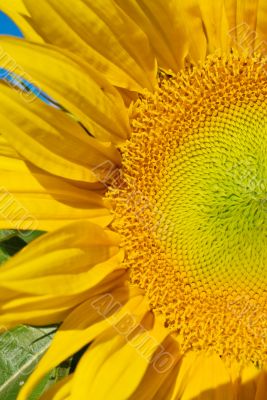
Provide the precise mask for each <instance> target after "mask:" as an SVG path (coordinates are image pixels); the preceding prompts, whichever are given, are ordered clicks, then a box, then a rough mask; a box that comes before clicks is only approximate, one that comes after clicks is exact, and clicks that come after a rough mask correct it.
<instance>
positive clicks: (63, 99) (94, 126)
mask: <svg viewBox="0 0 267 400" xmlns="http://www.w3.org/2000/svg"><path fill="white" fill-rule="evenodd" d="M0 48H1V54H0V67H1V68H5V69H7V70H9V71H11V72H12V73H15V74H17V75H18V76H19V77H22V78H23V79H26V80H27V81H29V82H30V83H31V84H36V86H38V87H40V88H41V89H42V90H43V91H44V92H45V93H47V94H48V95H49V96H50V97H52V98H54V99H55V100H56V101H57V102H58V103H60V104H61V106H63V107H64V108H65V109H66V110H68V111H69V112H70V113H72V114H73V115H74V116H76V118H77V119H78V120H80V122H81V123H82V124H83V125H84V126H85V127H86V128H87V129H88V130H89V132H90V133H91V134H92V135H93V136H95V137H96V138H99V139H100V140H103V141H111V140H114V141H120V140H122V139H125V138H127V136H128V134H129V121H128V114H127V110H126V108H125V106H124V103H123V101H122V98H121V96H120V95H119V93H118V91H117V90H116V89H115V88H114V87H112V86H111V85H110V84H109V83H108V82H107V81H106V80H105V79H104V78H103V77H102V76H100V75H99V74H98V73H97V72H95V71H92V70H90V67H89V66H88V65H85V64H84V62H83V60H82V59H80V58H78V57H74V56H71V57H70V56H69V55H66V54H63V53H62V52H60V51H59V50H57V49H56V48H54V47H52V46H49V45H41V44H33V43H30V42H27V41H24V40H19V39H2V38H1V39H0ZM73 58H75V60H76V61H73ZM32 60H34V62H32Z"/></svg>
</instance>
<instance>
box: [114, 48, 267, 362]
mask: <svg viewBox="0 0 267 400" xmlns="http://www.w3.org/2000/svg"><path fill="white" fill-rule="evenodd" d="M131 126H132V136H131V138H130V139H129V140H128V141H127V142H126V143H125V144H123V145H122V146H121V152H122V159H123V163H122V168H121V170H120V174H119V177H117V178H116V179H115V180H113V181H112V182H111V186H110V189H109V192H108V197H109V199H110V200H111V205H112V208H113V211H114V217H115V218H114V222H113V229H114V230H116V231H117V232H119V233H120V234H121V237H122V239H123V246H124V248H125V251H126V257H125V261H124V263H125V266H126V267H127V268H128V269H129V274H130V279H131V283H132V285H137V286H138V287H140V288H142V289H144V293H145V295H146V297H147V299H148V301H149V303H150V306H151V308H152V309H153V311H154V312H155V313H156V314H157V315H158V316H159V318H161V319H162V322H163V323H164V324H165V326H166V327H167V328H168V329H170V331H173V332H175V333H176V334H177V336H178V338H179V341H180V343H181V349H182V351H183V352H186V351H188V350H200V351H203V350H204V351H215V352H216V353H217V354H219V355H220V357H222V358H223V359H224V360H225V361H226V362H227V361H230V362H231V360H233V359H235V360H238V361H239V362H240V363H241V364H242V365H243V364H246V363H251V362H253V363H254V364H255V365H262V364H264V363H266V361H267V352H266V350H267V318H266V317H267V316H266V313H267V309H266V304H267V296H266V290H267V68H266V60H265V59H262V58H260V57H257V56H255V57H254V58H247V57H244V58H242V57H240V56H237V55H234V54H232V55H230V56H228V57H227V58H224V57H222V56H219V55H214V56H212V57H210V58H208V59H207V60H206V61H205V63H204V64H201V65H199V66H196V67H187V68H186V69H185V70H183V71H182V72H179V73H178V74H173V73H172V72H166V71H164V72H163V71H161V72H160V73H159V76H158V89H157V90H156V91H155V92H154V93H150V92H146V93H144V94H143V95H142V96H140V98H139V99H138V100H137V101H136V102H135V104H134V105H133V107H132V112H131Z"/></svg>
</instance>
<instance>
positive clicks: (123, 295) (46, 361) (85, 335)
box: [19, 287, 147, 400]
mask: <svg viewBox="0 0 267 400" xmlns="http://www.w3.org/2000/svg"><path fill="white" fill-rule="evenodd" d="M143 300H144V299H143V296H142V295H140V290H137V289H133V290H131V291H130V292H129V290H128V288H127V287H122V288H119V289H115V290H112V291H111V292H109V293H104V294H102V295H97V296H95V297H93V298H90V299H89V300H87V301H86V302H84V303H83V304H81V305H80V306H78V307H77V308H76V309H75V310H74V311H73V312H72V313H71V314H70V315H69V316H68V317H67V318H66V320H65V321H64V322H63V324H62V325H61V327H60V328H59V330H58V331H57V333H56V335H55V337H54V339H53V341H52V343H51V346H50V348H49V350H48V351H47V353H46V354H45V355H44V357H43V358H42V360H41V361H40V362H39V364H38V366H37V368H36V370H35V371H34V373H33V374H32V375H31V376H30V378H29V379H28V381H27V383H26V385H25V386H24V387H23V389H22V391H21V394H20V397H19V399H21V400H24V399H27V398H28V396H29V395H30V393H31V391H32V390H33V389H34V387H35V386H36V384H37V383H38V382H39V381H40V379H42V377H43V376H45V375H46V374H47V373H48V372H49V371H50V370H52V369H53V368H54V367H56V366H57V365H59V364H60V363H61V362H62V361H64V360H65V359H67V358H68V357H70V356H71V355H72V354H74V353H75V352H77V351H78V350H80V349H81V348H82V347H84V346H85V345H87V344H88V343H90V342H91V341H92V340H93V339H95V338H96V337H97V336H98V335H99V334H101V333H102V332H103V331H105V330H106V329H107V328H109V327H110V326H112V324H114V323H118V321H120V320H121V319H122V318H123V317H124V316H125V314H126V313H127V314H129V313H132V312H134V311H135V310H136V309H137V308H138V307H140V306H141V304H142V306H141V309H142V310H143V311H142V313H145V312H146V311H147V308H146V306H145V303H144V301H143ZM101 307H102V308H101ZM101 310H103V311H105V310H107V312H106V314H105V313H102V312H101ZM114 313H115V315H114Z"/></svg>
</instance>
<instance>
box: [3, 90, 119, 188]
mask: <svg viewBox="0 0 267 400" xmlns="http://www.w3.org/2000/svg"><path fill="white" fill-rule="evenodd" d="M0 102H1V110H0V124H1V133H2V135H3V136H5V138H6V140H8V141H10V143H11V144H12V146H13V147H14V148H15V149H16V150H17V151H18V152H19V153H20V154H22V156H23V157H25V158H26V159H28V160H29V161H31V162H32V163H33V164H35V165H37V166H38V167H40V168H42V169H45V170H46V171H48V172H51V173H53V174H55V175H59V176H62V177H65V178H68V179H72V180H78V181H85V182H97V181H98V177H97V176H96V174H95V173H94V172H93V169H95V168H96V167H97V166H98V165H100V164H103V163H104V162H106V161H107V160H109V161H110V164H113V165H114V168H115V167H116V165H118V164H119V161H120V155H119V152H118V150H116V148H115V147H114V146H113V145H112V144H110V143H101V142H99V141H98V140H97V139H95V138H92V137H89V135H88V134H87V132H85V131H84V130H83V129H82V127H81V126H80V125H79V124H78V123H77V122H75V121H74V120H73V119H71V118H70V117H69V116H68V115H67V114H66V113H64V112H62V111H61V110H58V109H56V108H54V107H51V106H49V105H47V104H45V103H44V102H42V101H41V100H38V99H35V101H34V102H31V103H26V102H25V101H24V100H23V98H22V97H21V96H20V95H19V94H18V93H16V91H15V90H14V89H11V88H8V87H6V86H3V85H2V86H0ZM11 114H12V119H11V118H10V117H9V116H10V115H11Z"/></svg>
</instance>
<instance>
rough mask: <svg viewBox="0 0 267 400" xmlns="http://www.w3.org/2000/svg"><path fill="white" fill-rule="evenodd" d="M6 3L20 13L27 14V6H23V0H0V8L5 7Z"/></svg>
mask: <svg viewBox="0 0 267 400" xmlns="http://www.w3.org/2000/svg"><path fill="white" fill-rule="evenodd" d="M7 5H8V6H9V7H10V8H12V9H13V10H14V11H16V12H17V13H20V14H25V15H28V11H27V8H26V7H25V4H24V1H23V0H2V1H1V9H2V7H7Z"/></svg>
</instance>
